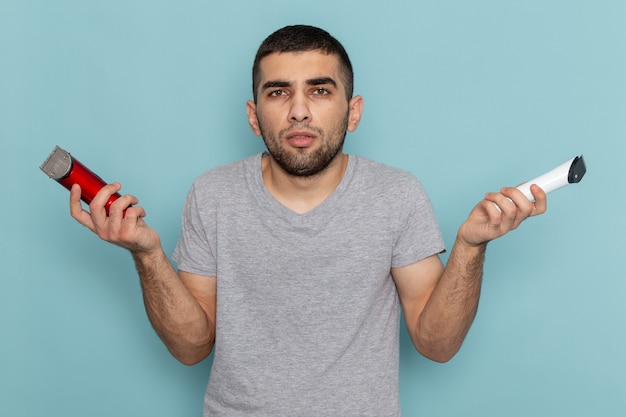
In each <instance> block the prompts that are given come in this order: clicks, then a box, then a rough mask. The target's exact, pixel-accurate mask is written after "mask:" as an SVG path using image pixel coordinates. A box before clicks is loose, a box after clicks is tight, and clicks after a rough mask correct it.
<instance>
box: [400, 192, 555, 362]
mask: <svg viewBox="0 0 626 417" xmlns="http://www.w3.org/2000/svg"><path fill="white" fill-rule="evenodd" d="M531 192H532V193H533V196H534V197H535V202H531V201H529V200H528V199H527V198H526V197H525V196H524V195H523V194H522V193H521V192H520V191H519V190H517V189H515V188H504V189H502V191H501V192H499V193H488V194H487V195H485V198H484V199H483V200H482V201H481V202H480V203H478V204H477V205H476V206H475V207H474V209H473V210H472V212H471V213H470V215H469V217H468V219H467V220H466V221H465V223H463V225H461V227H460V228H459V231H458V233H457V237H456V241H455V243H454V246H453V247H452V250H451V252H450V257H449V258H448V263H447V265H446V266H445V268H444V266H443V264H442V263H441V261H440V260H439V257H438V256H437V255H433V256H431V257H428V258H426V259H424V260H422V261H419V262H416V263H414V264H411V265H408V266H405V267H401V268H393V269H392V271H391V274H392V276H393V279H394V281H395V283H396V287H397V289H398V295H399V297H400V301H401V303H402V309H403V312H404V316H405V321H406V324H407V328H408V331H409V334H410V336H411V340H412V341H413V344H414V345H415V348H416V349H417V350H418V351H419V352H420V353H421V354H423V355H424V356H426V357H427V358H430V359H432V360H434V361H437V362H446V361H448V360H450V359H451V358H452V357H453V356H454V355H455V354H456V352H457V351H458V350H459V349H460V347H461V344H462V343H463V340H464V339H465V336H466V335H467V332H468V331H469V328H470V326H471V324H472V321H473V320H474V316H475V315H476V310H477V308H478V299H479V297H480V287H481V281H482V273H483V261H484V257H485V250H486V247H487V243H488V242H490V241H491V240H493V239H497V238H498V237H501V236H503V235H505V234H506V233H508V232H510V231H512V230H515V229H516V228H517V227H519V225H520V224H521V223H522V222H523V221H524V220H526V219H527V218H528V217H531V216H535V215H538V214H542V213H544V212H545V211H546V195H545V193H544V192H543V190H541V188H539V187H537V186H536V185H533V186H532V187H531Z"/></svg>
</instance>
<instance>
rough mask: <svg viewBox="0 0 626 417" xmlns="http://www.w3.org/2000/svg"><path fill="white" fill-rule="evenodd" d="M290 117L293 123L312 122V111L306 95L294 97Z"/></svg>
mask: <svg viewBox="0 0 626 417" xmlns="http://www.w3.org/2000/svg"><path fill="white" fill-rule="evenodd" d="M288 117H289V121H290V122H292V123H302V122H306V121H310V120H311V109H310V108H309V104H308V102H307V98H306V96H305V95H304V94H295V95H294V96H293V97H292V99H291V106H290V108H289V116H288Z"/></svg>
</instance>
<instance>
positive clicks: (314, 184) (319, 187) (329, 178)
mask: <svg viewBox="0 0 626 417" xmlns="http://www.w3.org/2000/svg"><path fill="white" fill-rule="evenodd" d="M347 166H348V155H345V154H343V153H341V152H339V153H338V154H337V156H335V158H334V159H333V160H332V161H331V163H330V164H329V165H328V166H327V167H326V168H325V169H324V170H323V171H322V172H320V173H318V174H316V175H312V176H307V177H299V176H295V175H291V174H289V173H287V172H285V170H283V169H282V168H281V167H280V166H279V165H278V164H277V163H276V161H275V160H274V159H273V158H272V157H271V156H270V155H267V156H264V157H263V159H262V162H261V172H262V175H263V183H264V184H265V187H266V188H267V190H268V191H269V192H270V194H272V195H273V196H274V198H276V200H278V201H279V202H280V203H281V204H282V205H284V206H285V207H287V208H288V209H290V210H292V211H294V212H296V213H299V214H303V213H306V212H308V211H310V210H312V209H314V208H315V207H317V206H318V205H320V204H321V203H322V202H323V201H324V200H326V198H328V196H329V195H331V194H332V192H333V191H334V190H335V188H337V185H339V183H340V182H341V180H342V179H343V175H344V173H345V172H346V168H347Z"/></svg>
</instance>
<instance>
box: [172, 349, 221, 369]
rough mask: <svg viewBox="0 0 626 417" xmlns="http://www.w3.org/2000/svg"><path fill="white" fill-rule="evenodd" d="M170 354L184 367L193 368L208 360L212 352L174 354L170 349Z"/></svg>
mask: <svg viewBox="0 0 626 417" xmlns="http://www.w3.org/2000/svg"><path fill="white" fill-rule="evenodd" d="M170 353H171V354H172V356H173V357H174V358H176V360H178V362H180V363H182V364H183V365H185V366H193V365H197V364H198V363H200V362H202V361H203V360H204V359H206V358H207V357H208V356H209V354H210V353H211V350H207V351H200V352H174V351H173V350H171V349H170Z"/></svg>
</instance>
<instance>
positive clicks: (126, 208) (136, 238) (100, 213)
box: [70, 182, 161, 252]
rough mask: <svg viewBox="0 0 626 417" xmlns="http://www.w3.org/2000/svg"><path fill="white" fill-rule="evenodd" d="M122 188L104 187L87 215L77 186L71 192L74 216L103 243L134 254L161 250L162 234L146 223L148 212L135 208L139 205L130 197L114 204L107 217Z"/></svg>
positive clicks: (120, 199) (127, 196)
mask: <svg viewBox="0 0 626 417" xmlns="http://www.w3.org/2000/svg"><path fill="white" fill-rule="evenodd" d="M121 188H122V186H121V185H120V183H117V182H116V183H113V184H108V185H106V186H104V187H103V188H102V189H101V190H100V191H99V192H98V194H96V196H95V197H94V198H93V200H92V201H91V204H89V211H87V210H85V209H84V208H83V205H82V203H81V201H80V186H79V185H78V184H74V186H72V189H71V190H70V214H71V215H72V217H73V218H74V219H76V221H78V222H79V223H80V224H82V225H83V226H85V227H87V228H88V229H89V230H91V231H92V232H94V233H95V234H97V235H98V237H100V239H102V240H105V241H107V242H110V243H113V244H115V245H118V246H121V247H123V248H126V249H128V250H130V251H131V252H149V251H152V250H155V249H157V248H159V247H160V245H161V242H160V239H159V236H158V234H157V233H156V232H155V231H154V230H153V229H151V228H150V227H148V225H147V224H146V222H145V221H144V220H143V218H144V217H145V216H146V212H145V210H144V209H143V208H142V207H140V206H135V205H134V204H137V203H138V202H139V200H137V198H136V197H134V196H132V195H129V194H127V195H123V196H121V197H120V198H118V199H117V200H115V201H114V202H113V203H112V204H111V206H110V207H109V214H108V215H107V212H106V209H105V204H106V203H107V202H108V200H109V198H110V197H111V196H112V195H113V194H115V193H116V192H118V191H119V190H120V189H121Z"/></svg>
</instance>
